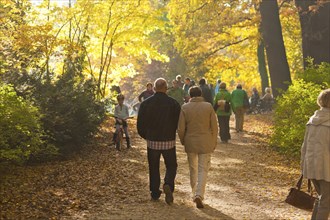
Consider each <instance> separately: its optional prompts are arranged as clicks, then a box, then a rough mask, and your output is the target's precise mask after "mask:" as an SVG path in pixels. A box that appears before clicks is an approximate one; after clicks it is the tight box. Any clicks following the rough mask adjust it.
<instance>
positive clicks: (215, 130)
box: [210, 109, 219, 149]
mask: <svg viewBox="0 0 330 220" xmlns="http://www.w3.org/2000/svg"><path fill="white" fill-rule="evenodd" d="M210 120H211V132H212V139H213V142H214V149H215V147H216V146H217V138H218V134H219V127H218V119H217V116H216V114H215V112H214V111H213V109H212V110H211V117H210Z"/></svg>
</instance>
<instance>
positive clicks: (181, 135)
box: [178, 110, 186, 145]
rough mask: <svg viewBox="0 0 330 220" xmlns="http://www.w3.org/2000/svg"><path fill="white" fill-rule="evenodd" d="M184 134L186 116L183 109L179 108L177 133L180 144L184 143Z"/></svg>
mask: <svg viewBox="0 0 330 220" xmlns="http://www.w3.org/2000/svg"><path fill="white" fill-rule="evenodd" d="M185 134H186V118H185V114H184V112H183V110H181V112H180V116H179V123H178V135H179V138H180V142H181V144H182V145H184V137H185Z"/></svg>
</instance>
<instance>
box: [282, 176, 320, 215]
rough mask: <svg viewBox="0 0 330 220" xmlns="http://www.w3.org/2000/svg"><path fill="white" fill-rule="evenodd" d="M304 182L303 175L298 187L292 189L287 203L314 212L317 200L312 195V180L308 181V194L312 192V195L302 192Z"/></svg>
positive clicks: (286, 200)
mask: <svg viewBox="0 0 330 220" xmlns="http://www.w3.org/2000/svg"><path fill="white" fill-rule="evenodd" d="M302 180H303V175H301V177H300V179H299V181H298V182H297V185H296V187H295V188H291V189H290V192H289V195H288V196H287V197H286V199H285V202H286V203H288V204H290V205H292V206H294V207H297V208H299V209H304V210H309V211H311V210H313V206H314V202H315V200H316V198H315V197H314V196H313V195H312V190H311V181H310V180H308V192H310V194H308V193H306V192H303V191H301V190H300V189H301V185H302Z"/></svg>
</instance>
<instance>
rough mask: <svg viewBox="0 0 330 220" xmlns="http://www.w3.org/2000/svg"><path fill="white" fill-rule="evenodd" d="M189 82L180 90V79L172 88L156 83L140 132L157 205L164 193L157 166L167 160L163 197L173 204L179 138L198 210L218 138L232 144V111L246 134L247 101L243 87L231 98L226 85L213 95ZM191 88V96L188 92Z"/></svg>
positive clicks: (139, 120) (161, 81)
mask: <svg viewBox="0 0 330 220" xmlns="http://www.w3.org/2000/svg"><path fill="white" fill-rule="evenodd" d="M189 81H190V79H189V78H186V80H185V83H184V84H183V85H182V87H181V85H180V78H179V77H176V79H175V80H173V81H172V87H171V88H168V85H167V82H166V80H165V79H163V78H159V79H157V80H156V81H155V82H154V90H155V93H154V94H153V95H151V96H149V97H148V98H146V99H145V100H144V101H143V102H142V103H141V105H140V108H139V111H138V117H137V130H138V133H139V135H140V136H141V137H142V138H144V139H145V140H146V141H147V149H148V150H147V155H148V164H149V181H150V185H149V186H150V192H151V198H152V199H153V200H158V199H159V197H160V195H161V193H162V191H161V190H160V182H161V181H160V171H159V166H160V165H159V163H160V157H161V156H163V158H164V162H165V166H166V173H165V177H164V184H163V192H164V193H165V201H166V202H167V203H168V204H171V203H173V191H174V188H175V184H174V179H175V176H176V170H177V162H176V141H175V140H176V133H178V136H179V139H180V142H181V144H182V145H183V146H184V148H185V152H186V153H187V160H188V163H189V171H190V184H191V189H192V196H193V201H194V202H195V203H196V206H197V208H203V207H204V204H203V200H204V194H205V186H206V180H207V174H208V170H209V168H210V162H211V154H212V153H213V152H214V150H215V148H216V145H217V139H218V135H220V138H221V141H222V142H223V143H227V142H228V140H229V139H230V132H229V119H230V115H231V113H232V111H233V112H234V113H235V120H236V131H237V132H241V131H243V120H244V112H245V107H244V100H248V96H247V93H246V92H245V91H244V90H243V89H242V86H241V85H240V84H238V85H237V87H236V89H235V90H234V91H233V92H232V93H230V92H229V91H228V90H227V89H226V83H224V82H219V85H218V86H217V87H216V89H218V92H217V93H216V94H215V92H214V93H213V94H212V90H211V88H210V86H208V85H207V84H206V80H205V79H201V80H200V81H199V83H198V84H199V86H194V85H189V84H188V83H189ZM181 88H182V89H181ZM187 88H188V92H185V91H184V89H187ZM214 91H216V90H214ZM178 98H180V99H178ZM219 131H220V133H219Z"/></svg>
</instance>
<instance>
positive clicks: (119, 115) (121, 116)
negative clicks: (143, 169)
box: [112, 94, 131, 151]
mask: <svg viewBox="0 0 330 220" xmlns="http://www.w3.org/2000/svg"><path fill="white" fill-rule="evenodd" d="M124 100H125V97H124V95H122V94H119V95H117V101H118V105H116V107H115V112H114V116H115V119H116V123H115V125H116V131H115V133H114V135H113V138H112V141H113V143H115V144H116V149H117V150H118V151H120V143H116V138H117V136H118V132H119V129H120V126H121V125H122V126H123V129H124V132H125V137H126V143H127V149H129V148H131V141H130V136H129V133H128V124H127V119H128V118H129V112H128V106H127V105H125V104H124Z"/></svg>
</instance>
